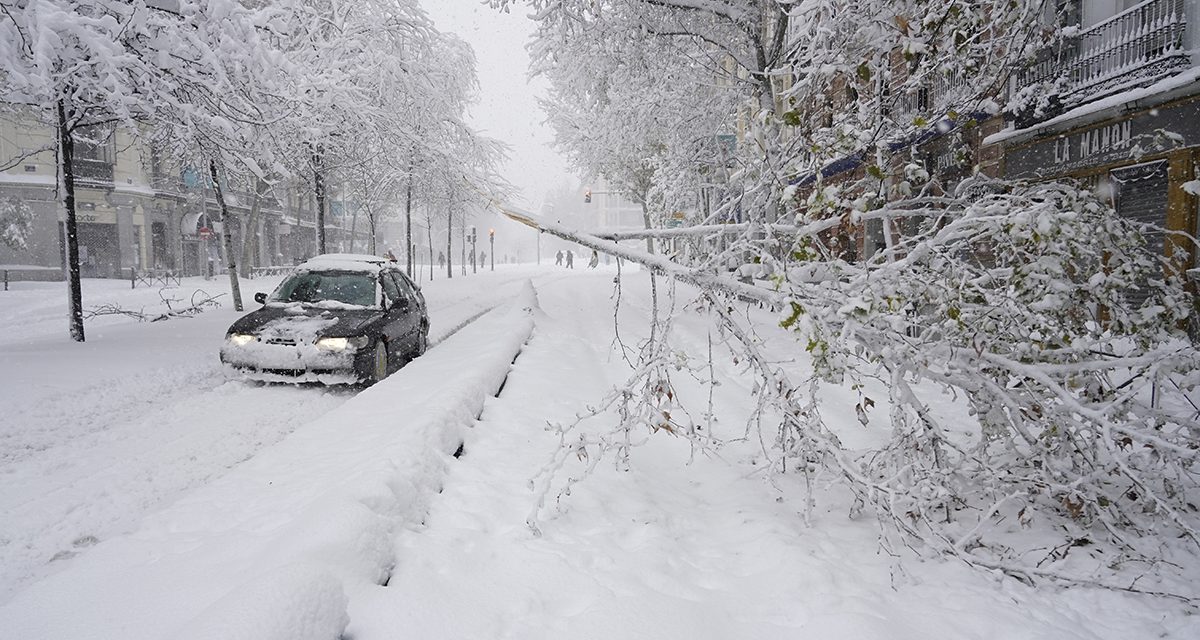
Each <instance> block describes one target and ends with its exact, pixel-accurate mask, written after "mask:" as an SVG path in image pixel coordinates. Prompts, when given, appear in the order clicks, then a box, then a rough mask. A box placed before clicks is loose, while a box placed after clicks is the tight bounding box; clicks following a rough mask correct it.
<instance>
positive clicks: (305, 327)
mask: <svg viewBox="0 0 1200 640" xmlns="http://www.w3.org/2000/svg"><path fill="white" fill-rule="evenodd" d="M382 315H383V312H382V311H380V310H378V309H366V308H364V309H321V308H318V307H312V306H301V305H267V306H265V307H263V308H261V309H259V310H258V311H254V312H252V313H249V314H247V315H245V316H243V317H242V318H241V319H239V320H238V321H237V322H234V323H233V325H232V326H231V327H229V332H230V333H248V334H255V335H259V336H263V337H264V338H269V337H279V338H291V339H294V340H297V341H307V342H311V341H313V340H316V339H317V338H319V337H322V336H353V335H358V334H359V333H361V332H362V331H363V330H364V329H365V328H366V327H367V325H369V324H371V323H372V322H374V321H376V320H377V319H379V318H380V317H382Z"/></svg>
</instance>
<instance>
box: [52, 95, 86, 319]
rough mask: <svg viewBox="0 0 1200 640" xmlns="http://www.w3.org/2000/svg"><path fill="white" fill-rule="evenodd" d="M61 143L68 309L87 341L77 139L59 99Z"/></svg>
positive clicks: (60, 162) (59, 135) (59, 142)
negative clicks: (77, 209)
mask: <svg viewBox="0 0 1200 640" xmlns="http://www.w3.org/2000/svg"><path fill="white" fill-rule="evenodd" d="M58 145H59V154H58V162H59V165H60V166H59V170H60V171H61V172H62V188H63V189H62V196H63V208H64V209H66V220H67V225H66V227H67V228H66V229H65V230H64V232H63V235H65V236H66V238H64V239H65V240H66V242H67V303H68V306H67V309H68V313H69V316H68V322H69V325H70V328H71V339H72V340H74V341H75V342H83V340H84V336H83V288H82V287H81V286H80V284H79V225H78V224H77V222H76V219H75V169H74V167H72V166H71V163H72V161H73V160H74V157H75V140H74V139H72V138H71V127H70V126H69V125H68V124H67V112H66V108H65V107H64V106H63V101H62V100H59V101H58Z"/></svg>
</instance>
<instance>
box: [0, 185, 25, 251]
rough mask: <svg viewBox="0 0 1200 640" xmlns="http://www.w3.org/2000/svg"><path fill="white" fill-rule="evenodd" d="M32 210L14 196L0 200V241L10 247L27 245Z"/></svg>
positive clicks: (22, 248) (19, 248)
mask: <svg viewBox="0 0 1200 640" xmlns="http://www.w3.org/2000/svg"><path fill="white" fill-rule="evenodd" d="M32 224H33V211H32V210H31V209H30V208H29V205H27V204H25V203H24V202H21V201H20V200H18V199H16V198H7V199H5V200H0V242H3V243H4V244H5V246H7V247H9V248H11V249H17V250H24V249H25V248H26V247H27V242H28V238H29V228H30V226H31V225H32Z"/></svg>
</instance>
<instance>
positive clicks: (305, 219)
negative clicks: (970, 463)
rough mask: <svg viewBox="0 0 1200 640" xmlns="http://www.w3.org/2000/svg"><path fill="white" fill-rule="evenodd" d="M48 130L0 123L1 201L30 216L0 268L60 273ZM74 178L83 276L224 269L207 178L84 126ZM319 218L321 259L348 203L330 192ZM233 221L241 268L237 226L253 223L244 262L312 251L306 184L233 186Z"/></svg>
mask: <svg viewBox="0 0 1200 640" xmlns="http://www.w3.org/2000/svg"><path fill="white" fill-rule="evenodd" d="M55 147H56V140H55V132H54V130H53V129H52V128H51V127H49V126H47V125H45V124H44V123H42V122H40V121H38V120H37V119H36V118H33V117H29V116H22V115H20V114H16V115H13V114H8V115H5V116H2V117H0V161H4V162H3V163H0V166H5V165H8V164H12V163H11V162H10V161H11V160H12V159H18V158H19V159H20V161H18V162H16V163H15V164H12V166H9V167H8V168H6V169H3V170H0V201H9V202H12V203H16V204H17V205H18V206H22V207H27V208H28V210H29V211H30V212H31V213H32V214H33V226H32V229H31V230H30V233H29V237H28V242H27V245H28V246H27V247H26V248H25V249H24V250H17V249H12V248H9V247H6V246H3V245H0V264H9V265H31V266H42V267H61V266H62V265H63V262H64V258H63V255H64V249H63V246H64V240H63V238H64V236H63V216H64V214H63V211H62V207H61V205H60V204H59V201H58V196H57V167H56V157H57V156H56V153H55ZM75 154H76V155H75V159H74V163H73V164H74V174H75V179H76V192H75V195H76V202H77V212H76V219H77V223H78V239H79V261H80V270H81V274H82V275H83V277H99V278H112V277H121V278H126V277H129V270H130V269H131V268H132V269H137V270H139V271H145V270H149V269H162V270H170V271H174V272H176V273H179V274H182V275H200V274H204V273H206V272H208V271H209V269H210V267H211V269H212V270H213V271H214V272H216V271H220V270H221V268H222V266H223V265H224V264H226V260H225V258H224V247H223V245H222V243H221V238H220V231H221V223H220V218H221V214H220V209H219V207H218V205H217V202H216V198H215V193H214V191H213V189H212V185H211V180H210V179H209V177H208V173H207V172H206V171H203V170H201V169H197V168H193V167H181V166H180V165H179V163H178V162H175V161H173V160H171V159H170V158H168V157H166V156H165V155H164V154H160V153H157V152H156V151H155V150H154V149H153V148H151V146H150V145H149V144H147V143H146V142H145V140H144V137H141V136H136V137H135V136H133V135H131V134H130V133H129V132H128V131H125V130H122V129H111V128H109V129H105V128H92V129H85V130H81V131H79V132H78V134H77V135H76V147H75ZM331 193H333V194H334V195H333V197H332V198H331V206H330V207H329V211H328V215H327V216H326V233H327V245H328V248H329V250H330V251H335V250H345V249H348V248H349V246H350V244H351V242H350V239H351V227H352V226H353V225H354V222H355V217H354V216H353V214H352V212H353V211H354V209H355V205H354V203H353V201H352V199H349V198H348V197H346V196H342V195H340V194H339V192H338V186H337V185H333V188H332V189H331ZM224 196H225V200H226V204H227V205H228V207H229V209H230V211H231V212H232V213H233V217H234V219H235V227H234V229H233V234H234V244H235V246H236V247H237V250H238V252H239V255H238V259H239V260H241V255H240V253H241V250H242V238H243V234H244V230H243V227H244V226H248V225H250V224H253V225H254V227H255V229H254V237H255V238H256V242H254V244H253V246H252V247H251V255H250V261H249V262H250V264H252V265H254V266H270V265H280V264H285V265H286V264H293V263H295V262H296V261H300V260H303V259H305V258H307V257H310V256H312V255H314V254H315V253H316V223H315V219H316V215H315V211H316V207H315V204H314V198H313V194H312V189H311V188H309V187H308V186H307V185H306V184H304V183H301V182H298V181H295V182H284V183H280V184H277V185H275V186H274V188H272V189H270V190H269V191H267V192H265V193H263V194H261V195H257V197H258V207H257V209H256V210H257V216H253V217H255V220H254V221H253V222H251V221H250V218H251V217H252V216H251V215H250V212H251V209H254V208H255V207H254V204H255V199H256V193H255V188H254V185H252V184H243V183H241V182H239V181H237V180H234V181H233V182H232V183H231V184H229V185H227V186H226V188H225V190H224ZM367 236H368V230H367V225H366V224H365V223H364V224H362V225H358V226H357V228H355V229H354V240H355V241H354V243H353V244H354V248H355V249H356V250H361V249H362V248H364V247H366V246H367Z"/></svg>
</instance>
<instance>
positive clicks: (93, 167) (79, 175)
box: [71, 158, 113, 187]
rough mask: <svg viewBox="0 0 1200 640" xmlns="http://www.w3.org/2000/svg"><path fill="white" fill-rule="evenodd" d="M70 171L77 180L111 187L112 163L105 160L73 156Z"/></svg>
mask: <svg viewBox="0 0 1200 640" xmlns="http://www.w3.org/2000/svg"><path fill="white" fill-rule="evenodd" d="M71 169H72V170H73V171H72V172H73V173H74V174H75V179H76V180H78V181H79V182H86V183H90V184H94V185H102V186H108V187H111V186H112V183H113V165H112V163H111V162H109V161H106V160H90V159H87V158H75V159H74V160H72V162H71Z"/></svg>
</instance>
